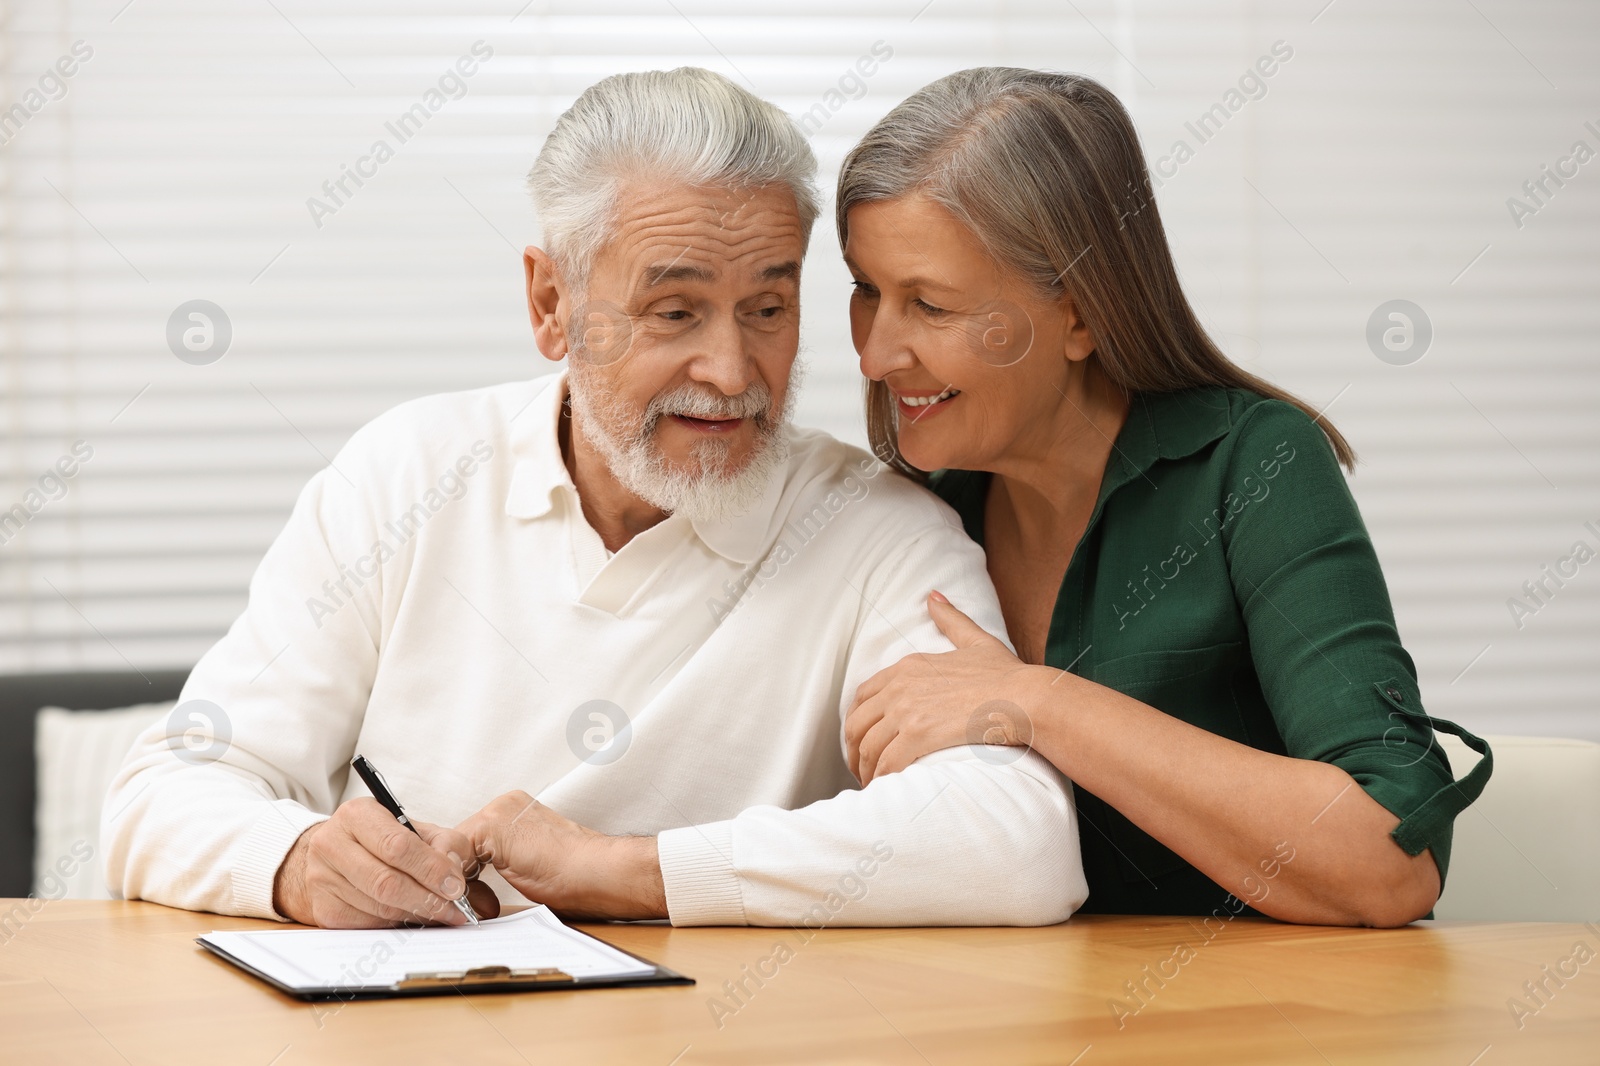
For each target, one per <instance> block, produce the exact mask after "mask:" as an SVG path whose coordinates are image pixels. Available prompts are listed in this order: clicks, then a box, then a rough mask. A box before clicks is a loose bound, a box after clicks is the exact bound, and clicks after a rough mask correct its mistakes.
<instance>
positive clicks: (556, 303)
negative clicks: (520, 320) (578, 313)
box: [522, 245, 568, 363]
mask: <svg viewBox="0 0 1600 1066" xmlns="http://www.w3.org/2000/svg"><path fill="white" fill-rule="evenodd" d="M522 275H523V279H524V288H525V290H526V292H527V296H528V321H529V322H530V323H532V324H533V340H534V343H535V344H537V345H538V346H539V351H540V352H542V353H543V354H544V357H545V358H546V359H549V360H550V361H551V362H554V363H559V362H560V361H561V360H563V359H565V358H566V357H567V330H566V320H567V311H568V304H567V296H566V291H565V286H564V285H563V283H562V281H561V271H560V270H558V269H557V268H556V262H555V260H554V259H552V258H550V255H549V253H547V252H546V251H545V250H544V249H543V248H535V247H533V246H532V245H529V246H528V247H527V248H525V249H523V252H522Z"/></svg>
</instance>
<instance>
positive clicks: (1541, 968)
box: [0, 900, 1600, 1066]
mask: <svg viewBox="0 0 1600 1066" xmlns="http://www.w3.org/2000/svg"><path fill="white" fill-rule="evenodd" d="M18 902H19V901H14V900H8V901H4V902H3V903H0V915H3V914H5V913H6V912H12V913H13V918H12V919H10V920H7V921H6V923H5V925H4V926H3V928H0V1063H7V1064H9V1063H28V1064H39V1063H57V1062H59V1063H71V1064H73V1066H94V1064H99V1063H111V1064H119V1063H120V1064H132V1066H144V1064H146V1063H162V1064H166V1063H190V1062H193V1063H207V1064H211V1063H242V1064H247V1066H296V1064H300V1063H341V1064H350V1063H362V1064H365V1063H385V1064H389V1063H413V1062H416V1063H474V1064H480V1063H481V1064H486V1066H488V1064H496V1066H498V1064H506V1066H517V1064H531V1063H539V1064H543V1063H548V1062H582V1063H642V1064H646V1066H674V1064H677V1066H691V1064H694V1063H750V1062H760V1063H789V1062H793V1063H878V1062H887V1063H909V1064H921V1063H926V1064H942V1063H957V1062H983V1063H1035V1062H1037V1063H1062V1064H1066V1063H1073V1064H1077V1066H1100V1064H1102V1063H1133V1062H1138V1063H1148V1062H1155V1063H1163V1062H1186V1063H1190V1062H1193V1063H1200V1062H1218V1063H1244V1062H1268V1063H1285V1064H1287V1063H1314V1064H1319V1066H1323V1064H1340V1063H1357V1062H1359V1063H1377V1062H1396V1063H1438V1064H1441V1066H1498V1064H1501V1063H1538V1064H1540V1066H1545V1064H1553V1063H1591V1064H1592V1063H1600V923H1597V925H1593V926H1581V925H1553V924H1552V925H1540V924H1486V923H1467V922H1461V923H1452V922H1422V923H1418V924H1417V925H1415V926H1411V927H1409V928H1406V929H1397V930H1351V929H1331V928H1304V927H1295V926H1289V925H1280V924H1277V923H1274V922H1268V921H1265V920H1251V919H1244V918H1239V919H1234V920H1233V921H1231V922H1228V923H1226V924H1225V925H1224V924H1221V923H1214V925H1213V928H1212V929H1211V930H1209V931H1208V930H1207V929H1205V928H1203V927H1201V926H1200V925H1199V923H1198V922H1191V921H1189V920H1187V919H1174V918H1107V917H1081V918H1075V919H1073V920H1072V921H1070V922H1068V923H1066V924H1064V925H1058V926H1053V927H1051V928H1048V929H830V930H823V931H821V932H817V933H814V934H810V939H809V940H808V941H803V940H802V938H801V936H800V935H799V934H797V932H796V931H792V930H774V929H672V928H669V927H666V926H660V925H603V926H584V927H583V928H586V929H588V930H589V931H590V932H592V933H595V934H596V935H598V936H600V937H602V938H603V939H606V940H609V941H611V942H612V943H615V944H617V945H618V946H620V947H623V948H626V949H627V950H629V951H633V952H635V953H637V954H640V955H643V956H644V957H646V958H648V959H651V960H654V961H656V962H660V963H662V964H664V965H666V966H670V967H672V968H674V969H677V970H679V971H682V972H683V973H686V974H688V975H690V976H692V977H694V978H696V979H697V980H698V982H699V983H698V984H697V985H695V986H693V987H668V988H639V989H594V990H590V991H585V992H540V993H532V994H522V995H477V996H470V997H468V996H459V995H457V996H445V997H438V998H430V999H409V1000H388V1001H369V1002H352V1003H343V1004H341V1003H324V1004H309V1003H301V1002H299V1001H297V1000H294V999H291V998H289V997H288V996H285V995H282V994H281V993H279V992H277V991H276V990H274V989H272V988H271V987H269V986H267V985H266V984H264V983H262V982H260V981H258V980H256V979H255V978H253V977H251V976H249V975H248V974H245V973H243V972H242V971H240V970H237V969H235V968H233V967H232V966H230V965H228V964H227V963H225V962H223V961H221V960H220V959H217V958H215V957H214V956H212V955H210V954H209V953H207V952H205V951H204V950H202V949H201V948H200V947H198V946H197V945H196V944H195V943H194V937H195V936H196V935H197V934H199V933H203V932H206V931H208V930H212V929H243V928H250V927H267V926H271V924H272V923H265V922H255V921H251V920H248V919H239V918H219V917H217V916H215V915H207V914H191V913H188V912H185V911H176V910H170V909H168V908H165V907H159V906H156V905H154V904H149V903H102V902H89V901H70V900H64V901H60V902H52V903H46V904H45V905H44V906H43V908H42V909H40V910H39V911H38V913H36V914H32V915H31V916H30V917H26V918H25V919H24V920H22V921H21V922H20V923H19V922H18V921H17V920H16V919H15V914H16V912H14V911H13V910H12V908H13V907H14V906H16V905H17V903H18ZM23 913H24V914H26V913H27V912H26V907H24V911H23ZM1580 945H1581V946H1580ZM752 974H753V975H754V976H753V977H752V976H751V975H752ZM1551 975H1554V976H1551ZM740 981H743V983H744V987H745V990H744V991H739V990H738V989H734V990H733V991H732V993H731V994H730V988H731V987H732V986H731V985H725V984H724V982H733V983H737V982H740ZM1130 982H1131V983H1132V985H1134V986H1139V985H1141V984H1142V986H1143V988H1142V990H1141V991H1140V992H1139V997H1138V998H1135V996H1134V995H1133V994H1132V993H1130V990H1129V984H1130ZM1524 982H1532V985H1530V986H1525V985H1524ZM1540 982H1543V984H1544V987H1545V989H1547V990H1548V994H1546V992H1544V991H1541V990H1540V989H1539V988H1538V985H1539V983H1540ZM1530 988H1531V989H1532V992H1531V993H1530ZM1113 1004H1120V1005H1121V1006H1120V1008H1118V1007H1114V1006H1113ZM1513 1004H1521V1005H1522V1008H1523V1009H1522V1010H1521V1011H1520V1012H1518V1011H1514V1010H1513V1008H1512V1005H1513Z"/></svg>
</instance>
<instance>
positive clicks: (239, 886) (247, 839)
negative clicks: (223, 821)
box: [233, 800, 328, 922]
mask: <svg viewBox="0 0 1600 1066" xmlns="http://www.w3.org/2000/svg"><path fill="white" fill-rule="evenodd" d="M327 820H328V816H327V815H325V814H318V813H317V812H315V811H312V810H308V809H307V808H305V807H302V806H301V805H300V804H298V803H296V802H295V801H294V800H273V801H272V802H271V803H270V804H269V805H268V809H266V810H264V811H262V813H261V817H259V818H257V819H256V823H255V825H253V826H251V827H250V828H249V830H248V831H246V832H245V834H244V837H243V839H241V840H240V841H239V850H238V852H237V853H236V855H237V861H236V862H235V864H234V867H233V913H234V914H238V915H242V916H243V917H246V918H272V919H275V920H276V921H280V922H286V921H288V920H289V919H287V918H285V917H284V916H283V915H281V914H279V913H278V912H277V911H275V910H273V909H272V885H273V882H274V881H276V880H277V877H278V867H280V866H282V865H283V860H284V858H285V857H287V856H288V854H289V849H290V848H292V847H294V842H295V841H296V840H299V839H300V834H301V833H304V832H305V831H306V830H307V829H310V828H311V827H312V826H314V825H316V824H317V823H318V822H325V821H327Z"/></svg>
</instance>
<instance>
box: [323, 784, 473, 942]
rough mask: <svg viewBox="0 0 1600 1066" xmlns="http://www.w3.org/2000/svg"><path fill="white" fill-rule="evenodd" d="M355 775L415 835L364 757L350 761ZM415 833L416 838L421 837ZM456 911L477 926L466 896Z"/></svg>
mask: <svg viewBox="0 0 1600 1066" xmlns="http://www.w3.org/2000/svg"><path fill="white" fill-rule="evenodd" d="M350 765H351V766H353V767H355V769H356V773H358V774H360V775H361V780H362V781H364V782H366V785H367V788H368V789H369V790H370V791H371V792H372V798H373V799H375V800H377V801H378V802H379V803H381V804H383V809H384V810H386V811H388V812H389V813H390V814H392V815H394V817H395V821H397V822H399V823H400V824H401V825H403V826H405V827H406V828H407V829H409V830H411V831H412V832H413V833H417V827H416V826H414V825H412V824H411V819H410V818H407V817H406V812H405V811H404V810H403V809H402V808H401V807H400V801H399V800H397V799H395V798H394V793H392V792H390V791H389V787H388V786H387V785H385V784H384V783H383V775H381V774H379V773H378V768H377V767H376V766H373V765H372V763H371V762H370V761H368V759H367V757H366V756H365V755H357V756H356V757H355V758H354V759H352V760H351V761H350ZM421 835H422V834H421V833H417V836H419V837H420V836H421ZM455 904H456V910H458V911H460V912H461V913H462V914H463V915H464V916H465V917H466V919H467V921H468V922H469V923H471V924H472V925H477V924H478V916H477V914H476V913H474V912H473V910H472V904H470V903H468V902H467V894H466V893H465V892H463V893H461V898H460V899H458V900H456V901H455Z"/></svg>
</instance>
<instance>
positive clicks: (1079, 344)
mask: <svg viewBox="0 0 1600 1066" xmlns="http://www.w3.org/2000/svg"><path fill="white" fill-rule="evenodd" d="M1061 307H1062V312H1063V314H1064V316H1065V317H1064V318H1063V320H1062V321H1063V324H1064V325H1065V326H1066V327H1067V336H1066V342H1067V343H1066V348H1065V352H1064V354H1065V355H1066V357H1067V361H1068V362H1069V363H1081V362H1083V361H1084V360H1085V359H1087V358H1089V356H1091V355H1093V354H1094V333H1093V332H1092V331H1091V330H1090V329H1089V325H1088V323H1086V322H1084V320H1083V316H1081V315H1080V314H1078V304H1077V302H1076V301H1075V300H1073V298H1072V297H1070V296H1062V297H1061Z"/></svg>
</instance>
